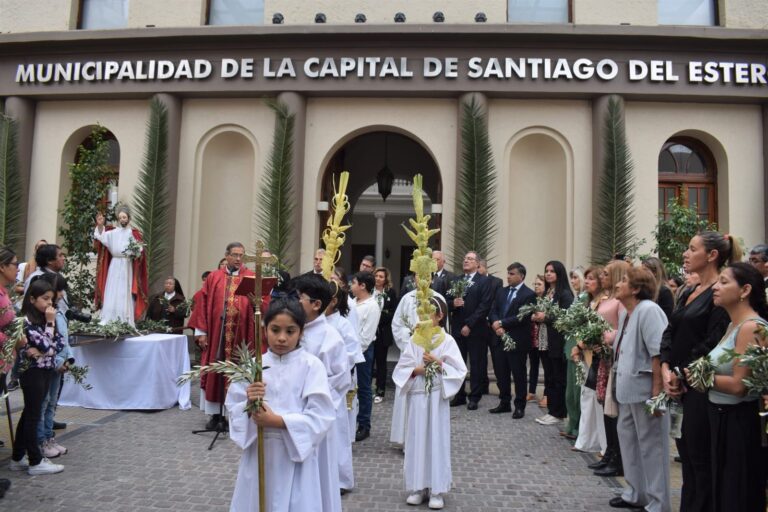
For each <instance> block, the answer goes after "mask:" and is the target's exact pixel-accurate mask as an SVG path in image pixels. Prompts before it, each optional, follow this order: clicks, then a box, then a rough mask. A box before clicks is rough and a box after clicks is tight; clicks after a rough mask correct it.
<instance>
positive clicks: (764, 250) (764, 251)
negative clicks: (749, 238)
mask: <svg viewBox="0 0 768 512" xmlns="http://www.w3.org/2000/svg"><path fill="white" fill-rule="evenodd" d="M749 262H750V263H751V264H752V266H753V267H755V268H756V269H757V271H758V272H760V275H761V276H763V281H764V282H765V289H766V290H768V245H766V244H760V245H756V246H754V247H753V248H752V250H751V251H749Z"/></svg>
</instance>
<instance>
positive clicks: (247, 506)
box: [226, 348, 338, 512]
mask: <svg viewBox="0 0 768 512" xmlns="http://www.w3.org/2000/svg"><path fill="white" fill-rule="evenodd" d="M263 363H264V366H265V367H266V366H268V367H269V368H268V369H267V370H265V371H264V382H265V383H266V384H267V390H266V399H267V401H268V403H269V406H270V407H271V408H272V410H273V411H274V412H275V413H276V414H279V415H280V416H282V417H283V421H284V422H285V426H286V428H285V429H272V428H265V429H264V459H265V460H264V465H265V468H266V471H265V475H264V477H265V484H266V485H265V491H266V503H267V511H270V512H271V511H274V512H289V511H292V512H303V511H305V510H315V509H316V508H317V503H319V502H320V499H321V496H322V489H321V487H320V486H321V483H320V474H321V467H320V463H319V457H318V450H317V448H318V445H319V444H320V443H321V442H322V440H323V439H325V437H326V433H327V432H328V430H329V429H330V428H331V425H332V424H333V418H334V410H333V401H332V400H331V392H330V390H329V388H328V379H327V377H326V375H325V368H324V367H323V364H322V363H321V362H320V361H318V360H317V358H316V357H313V356H312V355H311V354H309V353H307V351H306V350H304V349H302V348H298V349H296V350H294V351H292V352H290V353H288V354H286V355H284V356H282V357H281V356H277V355H275V354H273V353H272V352H267V353H266V354H264V359H263ZM246 404H247V396H246V384H245V383H242V382H234V383H232V384H231V385H230V386H229V391H228V392H227V398H226V405H227V410H228V411H229V436H230V437H231V438H232V440H233V441H234V442H235V444H237V445H238V446H239V447H240V448H242V449H243V450H244V452H243V456H242V457H241V459H240V467H239V469H238V471H237V482H236V483H235V491H234V494H233V496H232V503H231V504H230V508H229V510H230V512H259V472H258V452H257V443H256V439H257V427H256V424H255V423H254V422H253V420H251V418H249V417H248V415H247V414H246V413H245V412H244V410H245V406H246ZM337 494H338V491H337ZM267 511H264V512H267Z"/></svg>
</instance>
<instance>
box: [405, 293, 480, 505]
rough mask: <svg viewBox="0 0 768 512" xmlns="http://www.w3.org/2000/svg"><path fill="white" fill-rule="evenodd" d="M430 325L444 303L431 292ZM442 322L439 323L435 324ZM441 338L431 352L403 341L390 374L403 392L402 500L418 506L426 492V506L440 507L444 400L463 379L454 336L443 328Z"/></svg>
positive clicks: (446, 442) (446, 416)
mask: <svg viewBox="0 0 768 512" xmlns="http://www.w3.org/2000/svg"><path fill="white" fill-rule="evenodd" d="M431 300H432V302H433V304H435V306H436V310H437V311H436V312H435V314H434V316H433V319H432V320H433V322H434V324H435V325H441V323H442V320H443V319H444V318H445V315H446V312H447V309H448V308H447V306H446V304H445V302H444V301H442V300H440V299H438V298H436V297H433V298H432V299H431ZM441 327H442V325H441ZM441 334H442V335H444V336H445V338H444V340H443V342H442V343H441V344H440V345H438V346H437V348H435V349H434V350H432V352H431V353H425V352H424V349H423V348H421V347H420V346H418V345H416V344H415V343H409V344H408V345H407V346H406V347H405V350H404V351H403V353H402V354H401V355H400V360H399V361H398V363H397V366H396V367H395V371H394V373H393V376H392V377H393V379H394V381H395V383H396V384H397V385H398V386H399V387H400V388H401V392H402V393H403V394H404V395H406V396H407V404H408V424H407V426H406V434H405V461H404V464H403V474H404V477H405V489H406V490H407V491H408V492H409V495H408V499H407V500H406V503H408V504H409V505H420V504H421V503H422V502H423V501H424V499H425V498H426V496H427V495H429V508H431V509H441V508H443V505H444V502H443V496H442V495H443V494H445V493H446V492H448V491H449V490H450V488H451V480H452V474H451V412H450V405H449V401H450V399H451V397H452V396H454V395H455V394H456V393H457V392H458V391H459V388H460V387H461V385H462V383H463V382H464V378H465V377H466V375H467V367H466V365H465V364H464V360H463V359H462V357H461V352H460V351H459V347H458V345H457V344H456V340H454V339H453V337H452V336H451V335H450V334H448V333H446V332H445V331H444V330H443V331H442V333H441ZM432 361H437V362H438V364H439V365H440V366H441V368H442V372H438V373H437V374H436V375H435V377H434V380H433V387H432V390H431V391H430V393H429V394H427V393H426V390H425V384H426V381H425V379H424V371H425V370H424V368H425V366H426V365H428V364H429V363H431V362H432Z"/></svg>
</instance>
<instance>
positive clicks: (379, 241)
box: [373, 212, 386, 267]
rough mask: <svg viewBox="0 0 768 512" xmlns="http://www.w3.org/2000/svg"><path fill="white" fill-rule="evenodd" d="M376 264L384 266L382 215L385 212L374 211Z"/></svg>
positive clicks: (384, 214) (383, 215)
mask: <svg viewBox="0 0 768 512" xmlns="http://www.w3.org/2000/svg"><path fill="white" fill-rule="evenodd" d="M373 216H374V217H376V266H379V267H381V266H384V217H385V216H386V213H384V212H376V213H374V214H373Z"/></svg>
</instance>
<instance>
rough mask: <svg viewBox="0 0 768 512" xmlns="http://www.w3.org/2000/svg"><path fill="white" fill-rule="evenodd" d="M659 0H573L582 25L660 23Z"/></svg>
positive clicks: (574, 10) (578, 21)
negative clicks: (658, 19)
mask: <svg viewBox="0 0 768 512" xmlns="http://www.w3.org/2000/svg"><path fill="white" fill-rule="evenodd" d="M657 18H658V13H657V0H610V1H606V0H573V22H574V23H578V24H580V25H620V24H622V23H629V24H630V25H658V21H657Z"/></svg>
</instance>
